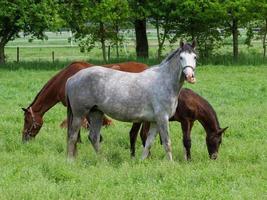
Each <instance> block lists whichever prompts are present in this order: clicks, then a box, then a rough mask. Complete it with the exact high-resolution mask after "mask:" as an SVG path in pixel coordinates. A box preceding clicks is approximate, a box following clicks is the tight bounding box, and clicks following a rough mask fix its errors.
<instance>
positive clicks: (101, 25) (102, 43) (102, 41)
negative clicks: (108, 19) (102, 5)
mask: <svg viewBox="0 0 267 200" xmlns="http://www.w3.org/2000/svg"><path fill="white" fill-rule="evenodd" d="M104 31H105V30H104V24H103V23H102V22H100V34H101V39H100V42H101V49H102V55H103V60H104V62H105V63H107V55H106V44H105V33H104Z"/></svg>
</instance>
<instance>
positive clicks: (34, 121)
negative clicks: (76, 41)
mask: <svg viewBox="0 0 267 200" xmlns="http://www.w3.org/2000/svg"><path fill="white" fill-rule="evenodd" d="M92 66H93V64H90V63H87V62H73V63H71V64H70V65H68V66H67V67H66V68H64V69H63V70H61V71H60V72H58V73H57V74H56V75H55V76H54V77H52V78H51V79H50V80H49V81H48V82H47V83H46V84H45V85H44V86H43V88H42V89H41V90H40V91H39V93H38V94H37V95H36V97H35V98H34V100H33V102H32V103H31V104H30V105H29V106H28V107H27V108H22V110H23V111H24V127H23V131H22V139H23V141H27V140H29V139H31V138H34V137H35V136H36V135H37V134H38V132H39V131H40V129H41V127H42V125H43V116H44V114H45V113H46V112H47V111H48V110H49V109H50V108H52V107H53V106H54V105H55V104H57V103H59V102H61V103H62V104H63V105H64V106H66V101H65V84H66V81H67V79H68V78H69V77H71V76H72V75H74V74H75V73H77V72H78V71H80V70H82V69H85V68H88V67H92ZM103 66H105V67H108V68H114V69H116V70H121V71H127V72H133V73H137V72H141V71H144V70H145V69H146V68H147V65H146V64H143V63H137V62H125V63H116V64H107V65H103ZM110 123H111V120H109V119H107V118H106V117H105V118H104V121H103V124H104V125H108V124H110Z"/></svg>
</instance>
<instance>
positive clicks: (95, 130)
mask: <svg viewBox="0 0 267 200" xmlns="http://www.w3.org/2000/svg"><path fill="white" fill-rule="evenodd" d="M103 118H104V113H103V112H101V111H99V110H93V111H90V112H89V114H88V115H87V120H88V121H89V122H90V130H89V136H88V139H89V140H90V141H91V143H92V145H93V147H94V149H95V151H96V152H98V150H99V142H100V129H101V127H102V123H103Z"/></svg>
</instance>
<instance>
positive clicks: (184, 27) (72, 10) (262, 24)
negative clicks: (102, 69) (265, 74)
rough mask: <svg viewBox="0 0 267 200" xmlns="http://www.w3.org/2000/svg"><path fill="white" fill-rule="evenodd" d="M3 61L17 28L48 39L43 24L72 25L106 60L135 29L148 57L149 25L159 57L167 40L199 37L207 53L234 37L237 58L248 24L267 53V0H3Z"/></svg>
mask: <svg viewBox="0 0 267 200" xmlns="http://www.w3.org/2000/svg"><path fill="white" fill-rule="evenodd" d="M0 8H1V10H0V63H4V62H5V46H6V44H7V43H8V42H9V41H11V40H13V39H15V38H16V37H18V36H19V35H18V33H19V32H21V31H22V32H23V33H24V34H25V35H31V36H32V39H34V38H38V39H45V38H46V36H45V34H44V31H45V30H55V31H58V30H62V29H68V30H71V31H72V32H73V34H74V38H75V40H76V41H77V42H78V43H79V46H80V49H81V51H90V50H92V49H93V48H94V47H95V46H96V44H100V46H101V50H102V56H103V60H104V61H105V62H106V61H107V46H112V47H114V48H115V49H116V56H117V57H119V56H120V55H119V48H120V46H121V44H122V43H123V41H124V35H125V34H124V33H125V32H127V31H128V30H132V29H133V30H135V42H136V56H137V57H138V58H148V57H149V53H148V52H149V44H148V39H147V31H146V29H147V27H148V25H149V26H151V27H152V28H154V29H156V36H157V43H158V46H157V57H158V58H160V57H161V56H162V54H163V49H164V47H165V46H164V45H165V43H166V42H168V43H169V44H174V43H176V42H177V40H180V39H184V40H188V41H191V40H196V41H197V43H198V51H199V56H200V58H208V57H211V56H212V55H213V52H214V50H216V49H218V48H219V47H220V46H221V45H222V41H223V40H224V39H225V38H229V37H231V40H232V41H231V45H232V57H233V59H234V60H238V56H239V55H238V54H239V50H238V47H239V44H238V41H239V40H238V38H239V36H240V33H239V30H241V29H245V30H246V39H245V41H244V42H245V44H247V45H248V46H250V45H251V40H252V39H253V38H254V37H258V38H259V39H260V41H261V44H262V45H261V46H262V54H263V56H264V57H265V56H266V44H267V42H266V34H267V0H161V1H158V0H76V1H70V0H65V1H64V0H57V1H55V0H42V1H39V0H18V1H11V0H1V1H0Z"/></svg>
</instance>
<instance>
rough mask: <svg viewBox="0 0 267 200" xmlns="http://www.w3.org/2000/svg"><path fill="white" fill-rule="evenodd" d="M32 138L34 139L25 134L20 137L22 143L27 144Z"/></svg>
mask: <svg viewBox="0 0 267 200" xmlns="http://www.w3.org/2000/svg"><path fill="white" fill-rule="evenodd" d="M33 138H34V137H33V136H31V135H29V134H27V135H23V136H22V142H23V143H26V142H29V141H30V140H32V139H33Z"/></svg>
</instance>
